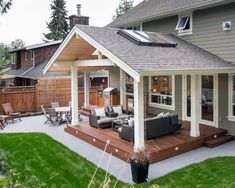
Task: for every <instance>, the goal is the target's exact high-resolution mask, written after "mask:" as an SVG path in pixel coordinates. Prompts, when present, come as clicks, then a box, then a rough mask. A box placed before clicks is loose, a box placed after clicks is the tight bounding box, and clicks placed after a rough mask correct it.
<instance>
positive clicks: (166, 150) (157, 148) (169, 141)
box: [65, 122, 227, 163]
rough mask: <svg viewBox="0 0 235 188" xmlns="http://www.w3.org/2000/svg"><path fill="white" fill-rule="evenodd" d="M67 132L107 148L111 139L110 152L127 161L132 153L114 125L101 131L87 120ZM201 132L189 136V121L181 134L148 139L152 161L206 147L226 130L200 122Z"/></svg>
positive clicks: (181, 130) (129, 144) (129, 145)
mask: <svg viewBox="0 0 235 188" xmlns="http://www.w3.org/2000/svg"><path fill="white" fill-rule="evenodd" d="M65 131H66V132H68V133H70V134H72V135H74V136H76V137H78V138H80V139H82V140H84V141H86V142H88V143H90V144H91V145H94V146H96V147H98V148H100V149H104V147H105V145H106V142H107V140H109V141H110V144H109V146H108V147H107V152H108V153H112V154H113V155H114V156H116V157H118V158H119V159H122V160H124V161H127V162H128V159H129V157H130V155H131V154H132V153H133V146H134V145H133V143H131V142H128V141H125V140H123V139H121V138H120V137H119V135H118V133H117V132H115V131H113V130H112V129H111V128H108V129H101V130H99V129H96V128H93V127H90V125H89V123H88V122H82V123H80V124H79V125H77V126H70V125H69V126H67V127H66V128H65ZM200 132H201V136H200V137H197V138H193V137H190V126H189V123H188V122H183V125H182V128H181V129H180V131H179V132H178V133H175V134H171V135H168V136H163V137H160V138H156V139H153V140H148V141H146V142H145V144H146V149H147V150H148V152H149V155H150V163H156V162H158V161H161V160H164V159H167V158H170V157H173V156H176V155H179V154H182V153H185V152H187V151H191V150H194V149H196V148H199V147H202V146H205V145H206V143H207V142H208V141H209V142H210V141H211V140H212V141H213V140H214V139H218V138H221V137H223V136H225V135H226V134H227V130H224V129H220V128H214V127H210V126H206V125H200Z"/></svg>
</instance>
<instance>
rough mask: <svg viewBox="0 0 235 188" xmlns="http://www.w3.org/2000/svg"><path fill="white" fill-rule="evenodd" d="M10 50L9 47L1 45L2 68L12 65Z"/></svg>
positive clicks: (0, 62)
mask: <svg viewBox="0 0 235 188" xmlns="http://www.w3.org/2000/svg"><path fill="white" fill-rule="evenodd" d="M9 50H10V48H9V46H7V45H5V44H3V43H0V67H5V66H7V65H9V64H10V62H11V57H10V54H9V53H8V51H9Z"/></svg>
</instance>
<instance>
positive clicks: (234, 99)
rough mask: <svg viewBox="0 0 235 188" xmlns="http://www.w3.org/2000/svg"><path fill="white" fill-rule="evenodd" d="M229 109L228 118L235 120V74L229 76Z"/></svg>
mask: <svg viewBox="0 0 235 188" xmlns="http://www.w3.org/2000/svg"><path fill="white" fill-rule="evenodd" d="M228 93H229V94H228V98H229V105H228V106H229V109H228V113H229V114H228V120H230V121H235V75H230V76H229V91H228Z"/></svg>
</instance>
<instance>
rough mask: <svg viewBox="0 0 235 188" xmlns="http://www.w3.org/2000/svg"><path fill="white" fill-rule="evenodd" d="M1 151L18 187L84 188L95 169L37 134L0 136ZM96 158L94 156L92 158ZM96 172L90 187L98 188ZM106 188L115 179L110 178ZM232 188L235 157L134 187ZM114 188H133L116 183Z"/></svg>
mask: <svg viewBox="0 0 235 188" xmlns="http://www.w3.org/2000/svg"><path fill="white" fill-rule="evenodd" d="M0 149H1V150H2V151H3V152H4V153H5V154H6V158H7V162H8V165H9V167H10V169H11V173H10V174H11V175H10V180H11V182H14V183H17V182H16V181H18V182H19V184H20V185H21V186H20V187H76V188H83V187H84V188H85V187H87V185H88V183H89V181H90V179H91V176H92V174H93V173H94V171H95V169H96V167H95V166H94V165H93V164H91V163H90V162H88V161H87V160H85V159H84V158H82V157H80V156H79V155H77V154H76V153H74V152H72V151H71V150H69V149H68V148H66V147H65V146H63V145H62V144H60V143H58V142H56V141H55V140H53V139H51V138H50V137H49V136H47V135H45V134H40V133H36V134H35V133H32V134H0ZM94 155H95V154H94ZM104 177H105V172H104V171H102V170H99V171H98V173H97V175H96V177H95V181H94V184H93V186H92V187H99V185H100V184H101V183H102V182H103V180H104ZM110 180H111V183H110V186H109V187H113V185H114V184H115V182H116V179H115V178H113V177H111V179H110ZM157 185H159V187H160V188H167V187H172V188H175V187H179V188H182V187H190V188H191V187H203V188H204V187H205V188H207V187H208V188H211V187H213V188H214V187H218V188H220V187H226V188H227V187H231V188H232V187H235V157H223V158H214V159H210V160H207V161H204V162H202V163H199V164H194V165H191V166H188V167H186V168H183V169H180V170H177V171H175V172H173V173H170V174H168V175H166V176H164V177H161V178H159V179H157V180H154V181H152V182H150V183H147V184H142V185H138V186H135V187H143V188H144V187H149V188H150V187H152V188H153V187H158V186H157ZM0 187H1V181H0ZM116 187H132V186H130V185H125V184H124V183H122V182H118V184H117V186H116Z"/></svg>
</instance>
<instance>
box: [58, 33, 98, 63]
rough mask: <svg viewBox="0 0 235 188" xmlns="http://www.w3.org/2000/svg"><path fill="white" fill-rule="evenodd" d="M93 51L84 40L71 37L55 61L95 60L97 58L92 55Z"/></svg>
mask: <svg viewBox="0 0 235 188" xmlns="http://www.w3.org/2000/svg"><path fill="white" fill-rule="evenodd" d="M95 50H96V49H95V48H94V47H93V46H91V45H90V44H89V43H87V42H86V41H85V40H84V39H82V38H80V37H78V38H77V37H76V36H73V37H72V39H71V40H70V41H69V43H68V44H67V45H66V46H65V48H64V49H63V51H62V52H61V53H60V55H59V56H58V58H57V59H56V62H68V61H76V60H87V59H97V56H94V55H92V53H93V52H94V51H95Z"/></svg>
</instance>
